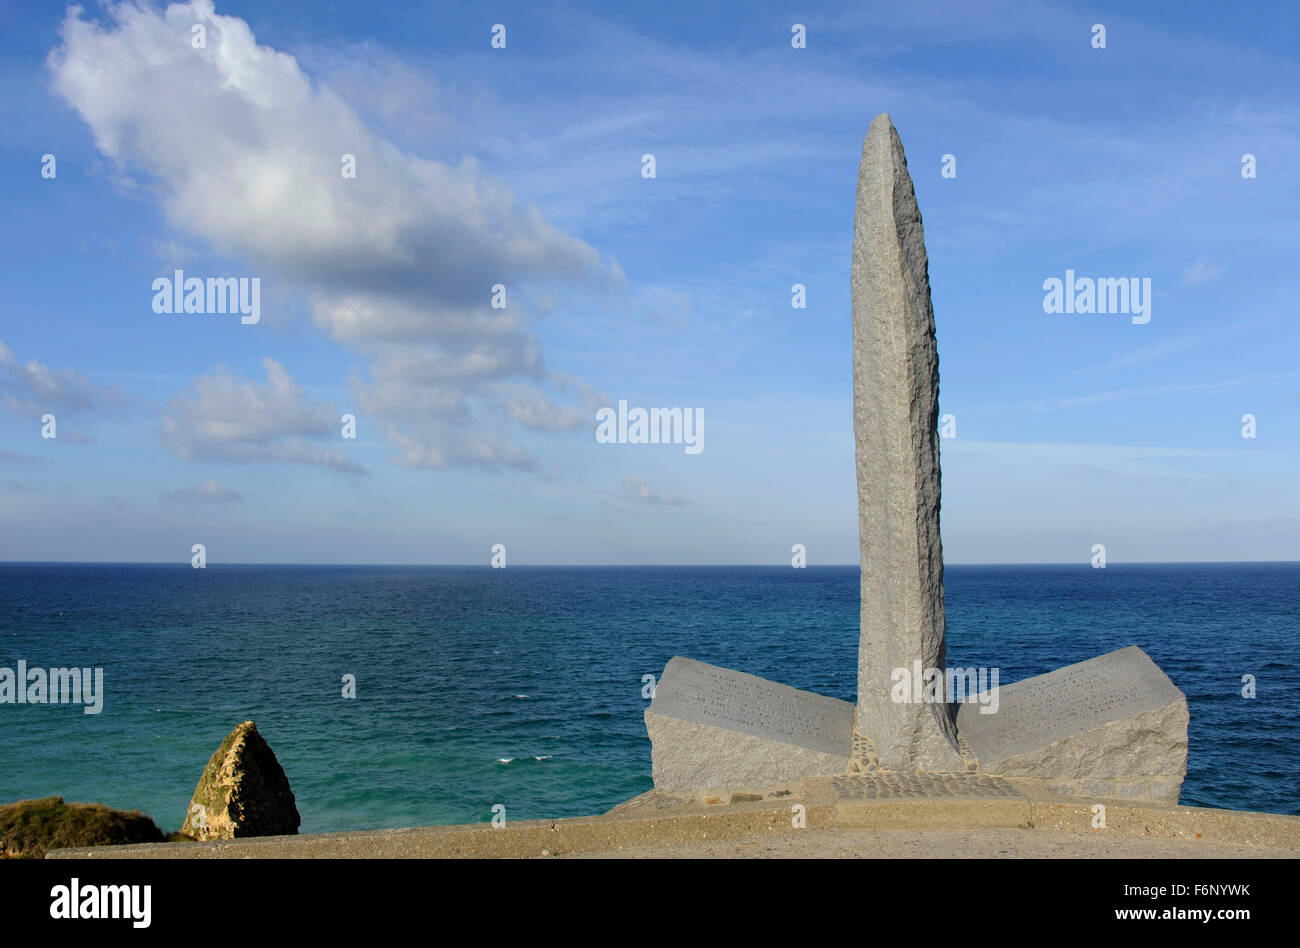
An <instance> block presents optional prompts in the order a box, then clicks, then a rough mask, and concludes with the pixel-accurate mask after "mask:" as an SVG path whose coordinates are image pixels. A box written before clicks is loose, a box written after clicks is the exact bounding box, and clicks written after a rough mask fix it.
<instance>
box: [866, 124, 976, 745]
mask: <svg viewBox="0 0 1300 948" xmlns="http://www.w3.org/2000/svg"><path fill="white" fill-rule="evenodd" d="M852 290H853V427H854V432H855V435H856V440H857V474H858V536H859V542H860V544H861V549H862V613H861V639H860V641H859V648H858V704H857V712H858V718H857V728H858V730H859V732H861V733H862V734H864V735H865V736H866V737H868V738H870V739H871V740H872V742H873V743H874V744H875V749H876V753H877V754H878V755H879V761H880V766H881V767H882V768H883V769H886V770H899V771H912V770H928V771H960V770H962V769H963V766H964V764H963V761H962V758H961V754H960V753H959V752H958V749H957V742H956V731H955V728H954V725H953V714H952V709H951V708H950V707H949V706H948V705H945V704H925V703H915V704H897V703H895V702H894V701H892V700H891V697H890V688H891V684H892V682H891V678H890V675H891V673H892V672H893V670H894V669H895V668H911V667H912V663H913V661H915V660H916V659H920V660H921V662H922V664H923V667H925V668H927V669H928V668H939V669H942V668H943V667H944V661H945V658H946V655H945V647H944V632H945V618H944V606H943V548H942V545H941V543H940V540H939V481H940V477H939V432H938V419H939V356H938V350H937V348H936V345H935V336H934V312H933V309H932V308H931V304H930V277H929V272H928V263H927V259H926V254H925V235H924V233H923V231H922V229H921V212H920V210H919V209H918V207H917V204H916V194H915V192H914V191H913V188H912V179H911V177H910V176H909V175H908V173H907V159H906V158H904V157H903V146H902V143H901V142H900V141H899V138H898V133H897V132H896V131H894V126H893V124H892V123H891V122H890V120H889V116H888V115H884V114H882V115H878V116H876V118H875V119H874V120H873V121H872V123H871V127H870V129H869V130H868V132H867V140H866V142H865V144H864V145H863V147H862V162H861V164H860V166H859V168H858V198H857V213H856V218H855V221H854V236H853V269H852Z"/></svg>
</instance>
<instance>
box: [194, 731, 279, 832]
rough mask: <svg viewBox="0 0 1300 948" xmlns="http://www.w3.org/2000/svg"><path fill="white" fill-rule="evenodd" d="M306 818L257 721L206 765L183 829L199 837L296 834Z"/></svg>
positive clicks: (231, 738)
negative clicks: (301, 815) (259, 731)
mask: <svg viewBox="0 0 1300 948" xmlns="http://www.w3.org/2000/svg"><path fill="white" fill-rule="evenodd" d="M301 822H302V821H301V819H300V817H299V816H298V805H297V803H296V801H295V800H294V797H293V790H292V789H290V787H289V778H288V777H286V776H285V775H284V770H283V768H281V766H280V762H279V761H278V760H276V759H275V753H274V752H273V751H272V750H271V747H270V745H269V744H267V743H266V741H265V740H264V739H263V738H262V735H261V734H259V733H258V732H257V725H256V724H254V723H253V722H252V721H245V722H244V723H243V724H241V725H239V726H238V727H237V728H235V729H234V730H233V731H231V732H230V734H228V735H227V736H226V739H225V740H224V741H222V742H221V746H220V747H218V748H217V750H216V753H214V754H213V755H212V758H211V760H209V761H208V765H207V766H206V767H205V768H203V776H201V777H200V778H199V783H198V786H197V787H195V789H194V797H193V799H191V800H190V806H189V809H188V810H187V811H186V814H185V823H184V824H183V825H182V827H181V832H182V833H183V834H185V835H186V836H189V837H191V838H193V839H197V840H208V839H239V838H243V837H247V836H290V835H295V834H296V833H297V832H298V826H299V824H300V823H301Z"/></svg>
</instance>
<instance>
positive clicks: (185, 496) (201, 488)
mask: <svg viewBox="0 0 1300 948" xmlns="http://www.w3.org/2000/svg"><path fill="white" fill-rule="evenodd" d="M163 496H164V497H165V498H166V499H167V500H175V501H181V502H185V501H200V502H205V503H214V504H229V503H234V502H235V501H238V500H243V499H244V495H243V494H241V493H239V492H238V491H235V490H231V489H230V488H229V487H225V486H223V485H221V484H218V483H217V482H216V481H215V480H213V479H211V478H209V479H208V480H206V481H204V482H203V483H202V484H195V485H194V486H193V487H186V488H183V489H181V490H169V491H167V493H165V494H164V495H163Z"/></svg>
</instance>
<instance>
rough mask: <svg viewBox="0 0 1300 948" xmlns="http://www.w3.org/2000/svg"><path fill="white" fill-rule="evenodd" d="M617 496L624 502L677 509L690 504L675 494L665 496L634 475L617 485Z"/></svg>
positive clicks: (665, 494)
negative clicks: (629, 501)
mask: <svg viewBox="0 0 1300 948" xmlns="http://www.w3.org/2000/svg"><path fill="white" fill-rule="evenodd" d="M619 496H620V497H622V498H623V499H624V500H631V501H635V502H636V503H641V504H655V505H659V504H662V505H664V506H670V507H679V506H682V505H684V504H688V503H690V501H688V500H687V499H686V498H684V497H679V496H677V495H676V494H667V493H664V492H663V491H661V490H658V489H657V488H654V487H651V486H650V485H649V484H647V483H646V482H645V481H644V480H642V479H641V478H639V477H636V476H635V475H634V476H632V477H626V478H624V479H623V482H622V483H621V484H619Z"/></svg>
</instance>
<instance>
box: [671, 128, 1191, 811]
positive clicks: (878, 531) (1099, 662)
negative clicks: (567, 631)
mask: <svg viewBox="0 0 1300 948" xmlns="http://www.w3.org/2000/svg"><path fill="white" fill-rule="evenodd" d="M928 266H929V265H928V261H927V259H926V254H925V235H924V233H923V232H922V229H921V212H920V210H919V209H918V208H917V203H916V193H915V191H914V190H913V188H912V179H911V177H910V176H909V175H908V173H907V160H906V159H905V158H904V157H903V146H902V144H901V142H900V141H899V138H898V133H897V132H895V131H894V126H893V123H891V122H890V120H889V116H888V115H878V116H876V118H875V120H874V121H873V122H872V123H871V127H870V129H869V130H868V132H867V140H866V143H865V144H864V145H863V148H862V161H861V164H860V165H859V168H858V194H857V204H856V209H855V219H854V237H853V263H852V288H853V430H854V438H855V441H856V447H857V463H856V467H857V481H858V536H859V542H860V546H861V555H862V576H861V588H862V603H861V623H860V637H859V641H858V700H857V703H856V705H854V704H852V703H850V702H847V701H840V700H838V699H835V698H829V697H826V696H824V695H818V694H813V693H812V692H808V691H800V690H798V689H796V688H791V687H789V686H788V685H782V684H778V683H776V682H771V681H766V680H764V679H762V678H758V677H755V676H754V675H748V674H745V673H743V672H738V671H733V670H731V669H727V668H719V667H717V666H715V665H706V664H705V663H703V662H697V661H693V660H691V659H689V658H683V657H681V656H676V657H674V658H672V659H671V660H670V661H669V662H668V665H667V667H666V668H665V669H664V673H663V676H662V678H661V679H660V681H659V682H658V685H657V686H656V688H655V691H654V695H653V700H652V701H651V703H650V707H649V708H647V709H646V712H645V723H646V731H647V733H648V734H649V735H650V741H651V747H652V749H651V771H652V774H653V777H654V783H655V789H656V790H659V791H667V792H673V791H680V790H692V789H699V788H708V787H717V788H723V787H732V788H738V787H764V786H771V785H773V784H776V783H779V782H782V781H787V780H791V779H795V778H803V777H816V776H832V777H834V776H837V775H839V776H838V779H839V780H841V781H849V782H852V781H853V780H855V779H857V780H860V781H872V780H876V779H883V780H884V781H885V783H888V782H889V781H890V780H894V782H895V783H897V780H896V779H895V778H896V777H897V775H899V774H908V775H915V774H916V773H918V772H929V773H938V774H943V775H944V776H942V777H940V778H919V777H915V776H911V777H909V779H910V780H912V781H913V782H916V781H922V782H924V781H925V780H929V781H931V782H934V781H935V780H937V781H938V782H939V783H941V784H943V785H944V786H945V787H946V788H947V789H946V790H945V791H944V792H951V790H952V787H953V786H958V785H960V784H961V783H962V781H966V782H968V783H969V781H972V780H978V779H982V778H981V777H980V775H981V774H994V775H999V776H1002V777H1021V778H1025V779H1030V780H1035V781H1038V782H1039V783H1040V784H1041V785H1042V786H1043V787H1044V788H1046V789H1047V790H1048V791H1049V792H1052V793H1061V794H1067V795H1077V794H1090V795H1098V796H1103V797H1108V798H1109V797H1126V798H1133V799H1145V800H1159V801H1163V802H1177V799H1178V791H1179V788H1180V787H1181V785H1182V780H1183V776H1184V774H1185V773H1186V768H1187V720H1188V718H1187V701H1186V697H1185V696H1184V695H1183V693H1182V692H1181V691H1179V690H1178V688H1177V687H1176V686H1175V685H1174V683H1173V682H1172V681H1170V680H1169V678H1168V677H1167V676H1166V675H1165V674H1164V673H1163V672H1162V671H1161V670H1160V669H1159V668H1158V667H1157V666H1156V664H1155V663H1154V662H1153V661H1152V660H1151V658H1150V657H1149V656H1148V655H1146V653H1145V652H1143V651H1142V650H1141V649H1139V648H1137V647H1136V646H1130V647H1128V648H1125V649H1120V650H1118V651H1116V652H1112V653H1109V654H1107V655H1103V656H1100V657H1098V658H1095V659H1090V660H1088V661H1086V662H1080V663H1078V664H1076V665H1070V666H1067V667H1065V668H1061V669H1057V670H1056V671H1054V672H1051V673H1049V674H1046V675H1040V676H1038V677H1036V678H1029V679H1026V680H1024V681H1022V682H1018V683H1016V684H1015V685H1011V686H1008V687H1007V688H1006V689H1005V690H999V691H998V695H999V696H1001V698H1002V700H1001V702H1000V703H999V702H994V703H987V702H983V701H980V700H979V698H977V699H976V703H975V704H972V703H969V702H968V703H966V704H963V705H962V706H961V714H960V715H957V714H956V713H955V711H956V708H955V707H954V706H952V705H950V704H948V703H947V698H948V697H949V695H948V693H947V687H946V686H947V674H946V673H947V672H948V671H949V669H947V668H946V664H945V662H946V658H947V655H946V651H947V650H946V648H945V645H944V640H945V634H946V631H947V630H946V623H945V617H944V603H943V547H942V545H941V543H940V541H939V490H940V477H939V432H938V420H939V357H938V350H937V348H936V345H935V332H934V311H933V309H932V308H931V305H930V277H929V272H928ZM902 679H906V680H907V682H908V683H909V685H910V684H911V683H913V682H915V685H913V686H911V687H908V688H906V689H904V688H901V687H899V686H901V685H902V684H903V681H902ZM994 687H995V688H996V687H997V686H996V685H995V686H994ZM980 697H986V696H980ZM990 710H991V711H992V712H993V713H991V714H990V713H989V712H990ZM958 723H960V731H961V734H962V738H960V739H959V737H958V731H959V729H958ZM977 768H978V771H979V774H973V773H970V771H972V770H975V769H977ZM873 771H879V772H881V773H876V774H873V773H872V772H873ZM891 774H892V775H893V776H892V777H890V776H889V775H891ZM850 775H854V776H850ZM909 786H910V785H909ZM837 792H838V791H837ZM845 792H846V793H847V792H852V791H851V790H848V789H846V790H845ZM907 792H909V793H911V792H916V791H915V790H914V789H913V790H909V791H907Z"/></svg>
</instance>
